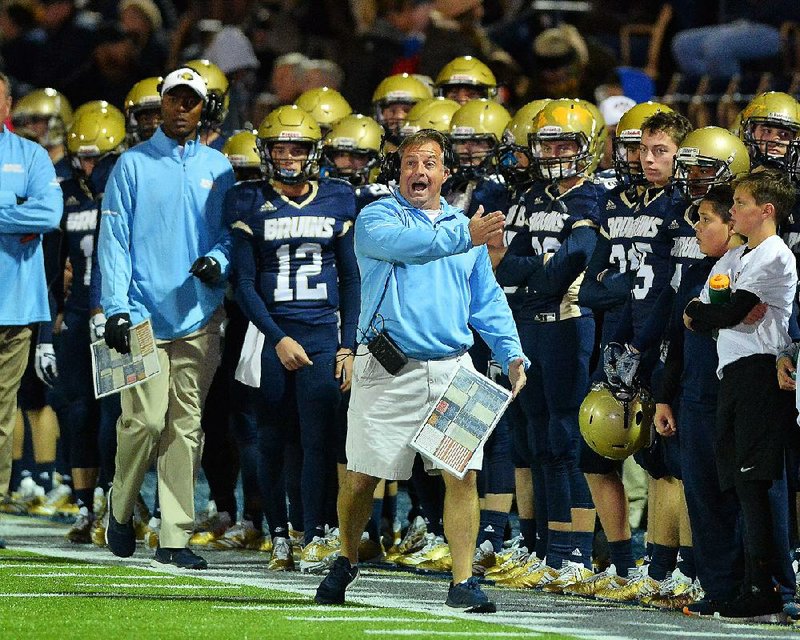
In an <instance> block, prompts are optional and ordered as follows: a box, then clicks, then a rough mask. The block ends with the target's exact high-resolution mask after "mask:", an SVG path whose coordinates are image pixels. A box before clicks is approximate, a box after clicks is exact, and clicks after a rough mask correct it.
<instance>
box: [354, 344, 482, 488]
mask: <svg viewBox="0 0 800 640" xmlns="http://www.w3.org/2000/svg"><path fill="white" fill-rule="evenodd" d="M460 364H463V365H464V366H465V367H469V368H470V369H473V370H474V369H475V367H474V366H473V365H472V359H471V358H470V357H469V354H468V353H465V354H464V355H461V356H458V357H456V358H449V359H447V360H411V359H409V361H408V364H406V365H405V366H404V367H403V368H402V369H401V370H400V372H399V373H398V374H397V375H394V376H393V375H391V374H390V373H387V371H386V370H385V369H384V368H383V366H382V365H381V364H380V363H379V362H378V361H377V360H376V359H375V357H374V356H373V355H372V354H371V353H370V352H369V351H368V350H367V348H366V347H365V346H363V345H360V346H359V347H358V352H357V355H356V359H355V364H354V365H353V387H352V391H351V395H350V408H349V410H348V412H347V445H346V451H347V468H348V469H349V470H351V471H358V472H359V473H364V474H366V475H369V476H373V477H375V478H386V479H387V480H407V479H408V478H410V477H411V469H412V467H413V466H414V456H416V455H417V452H416V451H415V450H414V449H412V448H411V447H410V446H409V442H411V438H413V437H414V434H415V433H416V432H417V429H419V427H420V425H421V424H422V421H423V420H424V419H425V418H426V417H427V416H428V413H430V411H431V409H432V408H433V405H434V403H435V402H436V400H438V399H439V396H440V395H441V394H442V393H443V392H444V390H445V388H446V387H447V385H448V383H449V382H450V379H451V378H452V376H453V373H454V372H455V370H456V369H457V368H458V366H459V365H460ZM482 465H483V447H481V448H480V449H478V450H477V451H476V452H475V455H474V456H473V457H472V460H471V461H470V463H469V465H468V466H467V468H468V469H480V468H481V466H482ZM425 469H426V470H428V471H434V470H441V467H438V466H437V465H435V464H434V463H432V462H431V461H430V460H427V459H425Z"/></svg>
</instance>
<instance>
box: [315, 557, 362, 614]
mask: <svg viewBox="0 0 800 640" xmlns="http://www.w3.org/2000/svg"><path fill="white" fill-rule="evenodd" d="M357 579H358V567H357V566H355V567H354V566H353V565H351V564H350V561H349V560H348V559H347V558H345V557H344V556H340V557H339V558H337V559H336V561H335V562H334V563H333V565H332V566H331V570H330V571H329V572H328V575H327V576H325V579H324V580H323V581H322V582H321V583H320V585H319V587H317V593H316V594H315V595H314V602H316V603H317V604H344V594H345V591H347V589H349V588H350V585H352V584H353V583H354V582H355V581H356V580H357Z"/></svg>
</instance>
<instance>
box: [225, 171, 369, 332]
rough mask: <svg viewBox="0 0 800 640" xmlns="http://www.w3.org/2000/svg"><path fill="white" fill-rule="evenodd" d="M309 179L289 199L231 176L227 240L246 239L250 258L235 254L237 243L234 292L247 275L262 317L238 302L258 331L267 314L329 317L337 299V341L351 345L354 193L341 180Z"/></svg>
mask: <svg viewBox="0 0 800 640" xmlns="http://www.w3.org/2000/svg"><path fill="white" fill-rule="evenodd" d="M309 184H310V185H311V190H310V192H309V193H308V194H306V195H305V196H302V197H300V198H296V199H290V198H288V197H286V196H284V195H281V194H280V193H278V192H277V191H276V190H275V189H274V188H273V187H272V185H271V184H270V183H269V182H268V181H265V180H250V181H245V182H240V183H237V184H236V185H235V186H234V187H233V188H232V189H231V190H230V192H229V193H228V195H227V201H226V216H227V219H228V220H229V221H231V222H232V223H233V225H232V226H233V229H234V239H235V240H234V241H235V243H239V244H240V245H241V243H242V241H244V242H246V243H247V245H248V246H249V249H250V254H247V255H249V256H252V258H253V260H254V261H253V263H252V264H249V263H247V261H246V260H241V259H239V258H240V257H241V256H242V254H241V252H240V251H239V250H237V251H236V253H235V255H234V268H235V271H236V273H235V282H236V286H237V297H240V296H241V295H242V293H244V294H245V295H246V294H247V293H248V291H244V292H243V291H241V290H242V289H243V287H242V282H243V280H248V279H251V278H252V279H253V280H254V281H255V282H254V284H255V290H256V291H257V293H258V296H259V297H260V299H261V300H262V301H263V306H262V307H259V309H261V310H262V312H263V307H266V312H267V314H268V316H269V317H268V318H265V317H264V315H263V313H256V312H255V311H254V309H255V308H256V307H254V306H253V305H252V304H247V301H245V300H241V297H240V301H241V302H242V307H243V310H244V311H245V313H247V315H248V317H249V318H250V320H251V321H252V322H254V323H255V324H256V326H258V327H259V329H260V330H261V331H262V332H264V333H265V334H268V331H269V330H268V329H267V328H266V327H265V326H264V325H265V324H269V321H270V319H272V320H278V321H279V320H281V319H283V320H289V321H294V322H302V323H305V324H335V323H336V322H338V314H337V311H339V308H340V306H341V313H342V344H353V343H354V342H355V325H356V321H357V317H358V311H359V309H358V287H359V283H358V268H357V265H356V262H355V255H354V253H353V232H352V227H353V221H354V219H355V215H356V205H355V195H354V192H353V188H352V187H351V186H350V185H349V184H348V183H346V182H344V181H341V180H328V179H325V180H322V181H320V182H310V183H309ZM247 255H246V256H245V257H247ZM253 270H254V273H251V271H253ZM245 288H246V287H245ZM340 291H341V293H342V298H341V299H340ZM250 302H251V303H252V302H253V301H252V300H251V301H250ZM256 306H257V305H256ZM348 334H349V335H348Z"/></svg>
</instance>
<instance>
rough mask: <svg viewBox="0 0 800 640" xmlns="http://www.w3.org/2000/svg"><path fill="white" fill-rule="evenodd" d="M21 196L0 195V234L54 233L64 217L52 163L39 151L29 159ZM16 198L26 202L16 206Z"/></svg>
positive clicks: (60, 195) (6, 193) (10, 193)
mask: <svg viewBox="0 0 800 640" xmlns="http://www.w3.org/2000/svg"><path fill="white" fill-rule="evenodd" d="M27 178H28V181H27V184H26V189H25V191H26V192H25V193H24V194H15V193H14V192H13V191H0V233H14V234H27V233H44V232H46V231H51V230H52V229H57V228H58V225H59V223H60V222H61V216H62V214H63V213H64V199H63V196H62V194H61V187H60V186H59V185H58V182H57V181H56V172H55V169H54V168H53V163H52V162H50V158H49V157H48V156H47V152H46V151H45V150H44V149H43V148H37V149H36V152H35V153H34V154H33V156H32V158H31V166H30V169H29V171H28V176H27ZM17 195H21V196H23V197H24V198H26V200H25V202H23V203H22V204H17Z"/></svg>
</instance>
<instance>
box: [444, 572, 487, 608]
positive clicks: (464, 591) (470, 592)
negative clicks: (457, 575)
mask: <svg viewBox="0 0 800 640" xmlns="http://www.w3.org/2000/svg"><path fill="white" fill-rule="evenodd" d="M445 604H446V605H447V606H448V607H451V608H453V609H461V610H462V611H464V613H494V612H495V611H497V607H496V606H495V604H494V602H492V601H491V600H489V597H488V596H487V595H486V594H485V593H484V592H483V590H482V589H481V587H480V585H479V584H478V579H477V578H476V577H475V576H472V577H471V578H468V579H467V580H466V582H459V583H458V584H453V583H452V582H451V583H450V590H449V591H448V592H447V601H446V602H445Z"/></svg>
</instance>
